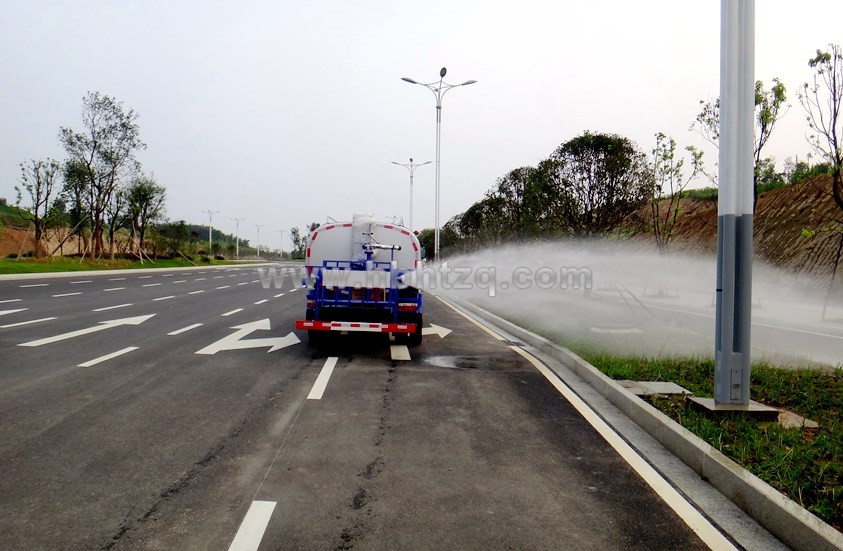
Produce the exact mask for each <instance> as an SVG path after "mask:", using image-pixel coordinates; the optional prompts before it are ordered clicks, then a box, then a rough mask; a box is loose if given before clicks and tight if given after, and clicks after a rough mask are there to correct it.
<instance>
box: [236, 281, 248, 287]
mask: <svg viewBox="0 0 843 551" xmlns="http://www.w3.org/2000/svg"><path fill="white" fill-rule="evenodd" d="M248 284H249V282H248V281H244V282H242V283H238V284H237V285H238V286H240V285H248Z"/></svg>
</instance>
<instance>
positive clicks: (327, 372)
mask: <svg viewBox="0 0 843 551" xmlns="http://www.w3.org/2000/svg"><path fill="white" fill-rule="evenodd" d="M338 359H339V358H337V357H335V356H331V357H330V358H328V359H327V360H326V361H325V365H323V366H322V371H320V372H319V376H318V377H316V382H315V383H313V388H311V389H310V394H308V395H307V399H308V400H321V399H322V393H323V392H325V388H326V387H327V386H328V379H330V378H331V373H333V372H334V366H336V365H337V360H338Z"/></svg>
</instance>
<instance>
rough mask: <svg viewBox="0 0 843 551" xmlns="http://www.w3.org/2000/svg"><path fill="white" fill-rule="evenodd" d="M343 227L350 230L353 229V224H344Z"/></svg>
mask: <svg viewBox="0 0 843 551" xmlns="http://www.w3.org/2000/svg"><path fill="white" fill-rule="evenodd" d="M342 227H343V228H350V227H351V224H343V225H342Z"/></svg>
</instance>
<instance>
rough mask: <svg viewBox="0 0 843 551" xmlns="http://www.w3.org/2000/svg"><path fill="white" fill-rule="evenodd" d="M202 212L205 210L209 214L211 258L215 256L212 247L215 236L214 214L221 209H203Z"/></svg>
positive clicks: (209, 251) (209, 252) (209, 250)
mask: <svg viewBox="0 0 843 551" xmlns="http://www.w3.org/2000/svg"><path fill="white" fill-rule="evenodd" d="M202 212H204V213H205V214H207V215H208V254H209V255H211V258H213V257H214V256H213V255H214V253H213V249H212V247H211V245H212V244H213V242H212V240H211V238H212V236H213V231H214V226H213V222H214V215H215V214H219V213H220V211H218V210H203V211H202Z"/></svg>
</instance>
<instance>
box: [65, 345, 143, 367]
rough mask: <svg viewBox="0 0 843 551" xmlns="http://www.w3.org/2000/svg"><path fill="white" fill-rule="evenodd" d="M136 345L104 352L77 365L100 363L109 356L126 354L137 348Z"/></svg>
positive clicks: (88, 365)
mask: <svg viewBox="0 0 843 551" xmlns="http://www.w3.org/2000/svg"><path fill="white" fill-rule="evenodd" d="M137 349H138V347H137V346H129V347H127V348H124V349H123V350H118V351H117V352H112V353H111V354H106V355H105V356H100V357H99V358H94V359H93V360H91V361H88V362H85V363H82V364H79V365H78V366H77V367H91V366H92V365H97V364H98V363H102V362H105V361H108V360H110V359H111V358H116V357H117V356H122V355H123V354H128V353H129V352H131V351H132V350H137Z"/></svg>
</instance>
